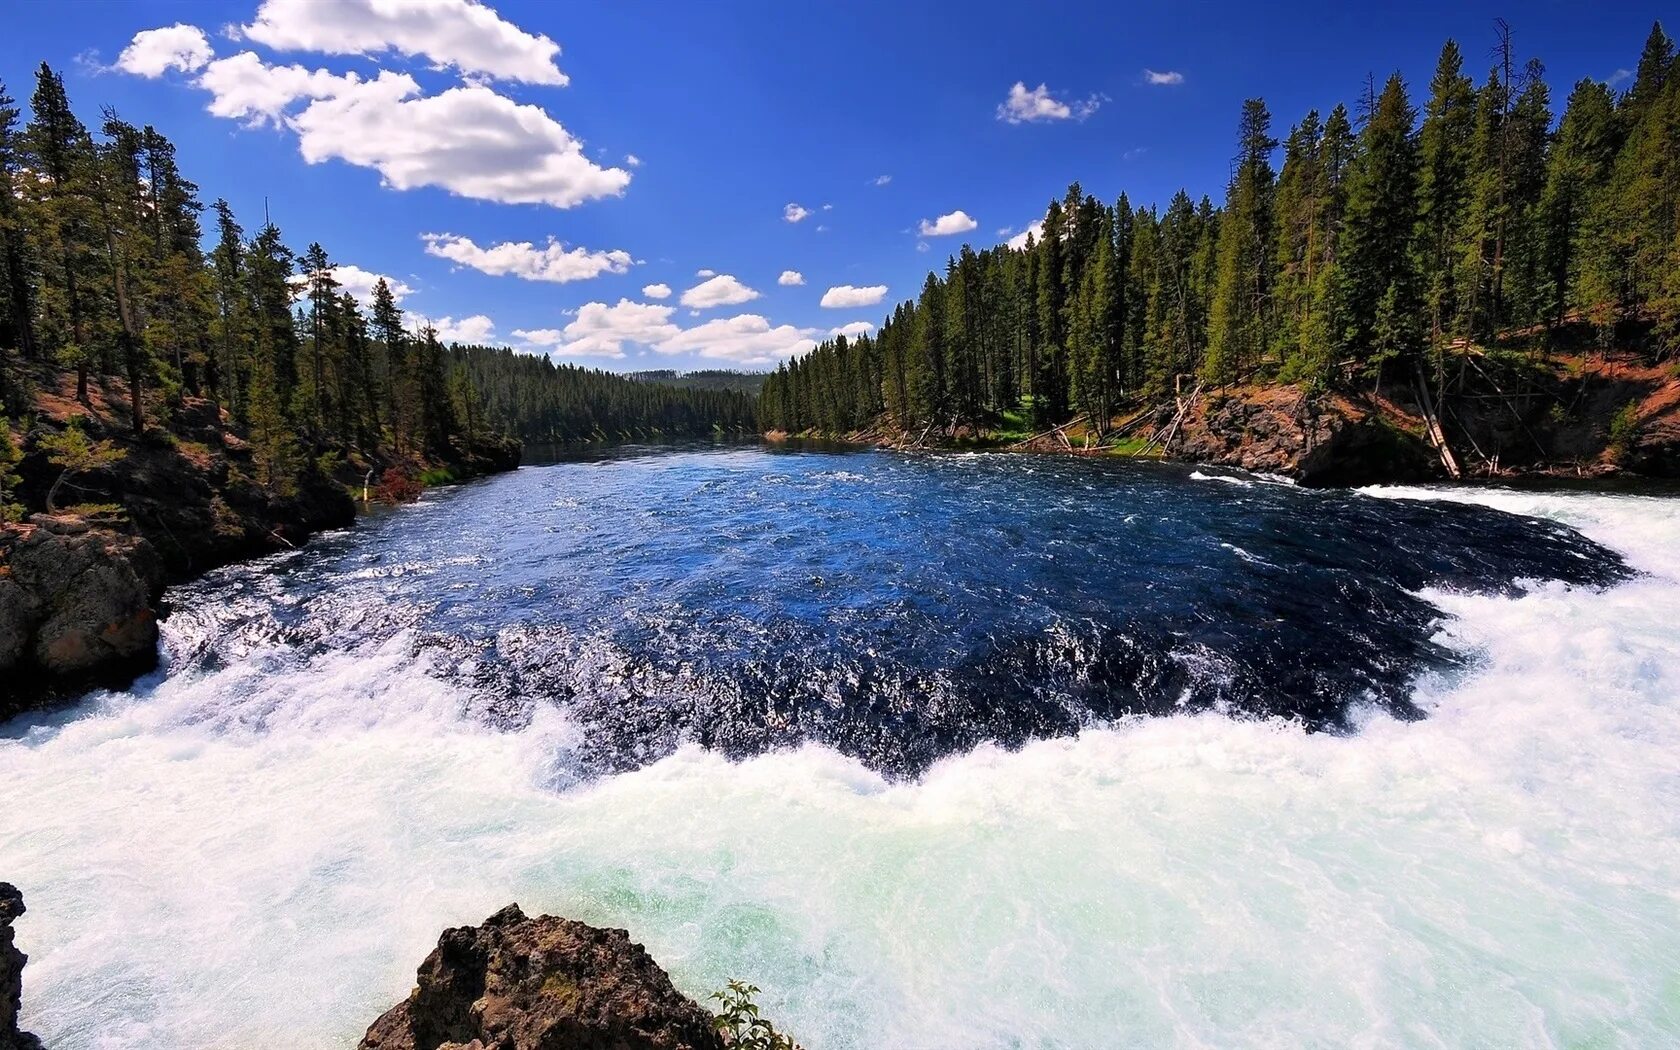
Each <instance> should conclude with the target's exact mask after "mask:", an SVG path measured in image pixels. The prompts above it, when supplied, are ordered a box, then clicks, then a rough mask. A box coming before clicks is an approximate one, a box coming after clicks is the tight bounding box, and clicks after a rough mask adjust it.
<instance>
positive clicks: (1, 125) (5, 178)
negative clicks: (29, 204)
mask: <svg viewBox="0 0 1680 1050" xmlns="http://www.w3.org/2000/svg"><path fill="white" fill-rule="evenodd" d="M22 154H23V141H22V135H21V134H20V132H19V130H18V108H17V105H16V103H15V102H14V101H13V99H12V97H11V96H10V95H8V94H7V93H6V85H5V84H4V83H3V82H0V345H5V346H10V347H14V348H16V349H17V350H18V351H19V352H20V353H21V354H22V355H23V358H24V360H26V361H27V360H33V359H34V358H35V357H36V356H38V354H39V351H38V350H37V349H36V346H35V295H34V288H33V284H34V280H35V274H34V272H33V270H34V267H33V263H32V261H31V259H30V255H29V248H28V244H27V241H26V239H25V232H26V229H27V224H26V221H25V217H24V214H23V201H22V190H23V179H24V178H25V177H26V172H25V170H24V168H23V156H22Z"/></svg>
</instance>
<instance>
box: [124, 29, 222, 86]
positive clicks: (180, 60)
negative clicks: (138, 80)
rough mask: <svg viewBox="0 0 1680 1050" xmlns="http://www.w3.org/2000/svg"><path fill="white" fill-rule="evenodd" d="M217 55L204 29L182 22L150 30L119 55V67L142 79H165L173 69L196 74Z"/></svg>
mask: <svg viewBox="0 0 1680 1050" xmlns="http://www.w3.org/2000/svg"><path fill="white" fill-rule="evenodd" d="M213 56H214V52H213V51H211V50H210V41H209V40H208V39H206V38H205V36H204V30H202V29H200V28H198V27H197V26H190V25H186V24H185V23H178V24H176V25H172V26H169V27H167V28H164V29H146V30H142V31H141V32H138V33H136V34H134V39H133V40H131V41H129V44H128V46H127V47H125V48H123V51H122V54H120V55H118V56H117V68H118V69H120V70H122V71H123V72H124V73H133V74H135V75H136V76H142V77H161V76H163V74H164V73H166V72H168V71H169V70H171V69H179V70H181V71H182V72H183V73H192V72H195V71H197V70H199V69H203V68H204V66H205V64H206V63H208V62H209V61H210V59H211V58H212V57H213Z"/></svg>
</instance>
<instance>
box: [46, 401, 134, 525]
mask: <svg viewBox="0 0 1680 1050" xmlns="http://www.w3.org/2000/svg"><path fill="white" fill-rule="evenodd" d="M39 445H40V447H41V448H42V449H43V450H45V451H46V453H47V462H48V463H51V464H52V465H53V466H55V467H59V468H60V471H59V475H58V478H57V480H55V481H54V482H53V484H52V488H50V489H48V490H47V510H48V512H50V513H57V511H58V509H59V508H58V492H59V489H60V488H62V487H63V486H65V485H69V486H70V487H71V488H77V487H79V486H77V485H76V483H75V482H73V481H71V480H70V479H71V478H74V477H78V476H80V475H82V474H86V473H88V472H90V471H95V470H102V469H104V468H105V467H108V466H110V465H112V464H113V463H116V462H118V461H120V460H122V459H123V458H124V457H125V456H127V455H128V450H127V449H123V448H118V447H117V446H116V445H115V444H113V443H112V442H111V440H110V439H109V438H106V439H102V440H99V441H94V440H92V439H91V438H89V437H88V434H87V430H86V429H85V428H84V426H83V424H82V417H81V416H73V417H71V419H70V423H69V425H68V426H66V427H65V428H64V429H63V430H61V431H59V432H58V433H56V434H49V435H47V436H46V437H43V438H41V439H40V441H39Z"/></svg>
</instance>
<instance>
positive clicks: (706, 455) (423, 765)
mask: <svg viewBox="0 0 1680 1050" xmlns="http://www.w3.org/2000/svg"><path fill="white" fill-rule="evenodd" d="M169 601H170V605H171V608H172V612H171V614H170V616H169V617H168V619H167V620H166V621H165V623H164V643H163V644H164V665H163V667H162V668H161V669H160V670H159V671H158V672H157V673H155V674H153V675H152V676H150V677H148V678H147V679H145V680H143V681H142V682H140V683H138V684H137V685H136V686H135V687H134V688H133V689H132V690H129V691H125V692H119V693H97V694H94V695H90V696H88V697H86V698H84V699H83V700H82V701H80V702H79V703H78V704H76V705H75V706H73V707H71V708H69V709H66V710H63V711H60V712H56V713H53V714H49V715H34V716H29V717H26V718H22V719H18V720H16V721H14V722H12V723H10V724H8V725H6V726H3V727H0V877H3V878H7V879H10V880H11V881H14V882H17V883H18V884H19V885H20V887H21V888H22V889H23V891H24V894H25V899H26V901H27V902H28V904H29V914H28V915H27V916H26V917H25V918H24V919H23V920H22V921H21V923H20V925H19V927H18V934H19V941H20V946H22V947H23V948H24V949H25V950H26V951H28V952H29V953H30V956H31V961H30V964H29V968H28V970H27V971H26V974H25V980H26V998H25V1014H24V1021H25V1027H26V1028H32V1029H33V1030H34V1031H36V1032H37V1033H38V1034H40V1035H41V1036H43V1038H45V1040H46V1042H47V1045H49V1046H51V1047H54V1048H55V1050H65V1048H71V1050H74V1048H81V1047H89V1048H91V1047H101V1048H110V1047H136V1048H138V1047H172V1048H197V1047H248V1046H262V1047H300V1048H301V1047H311V1048H313V1047H330V1046H352V1045H354V1042H355V1040H356V1039H357V1037H359V1035H360V1034H361V1031H362V1030H363V1029H364V1028H365V1027H366V1025H367V1024H368V1023H369V1022H370V1021H371V1020H372V1019H373V1018H374V1017H375V1016H377V1015H378V1014H379V1013H380V1012H382V1011H383V1010H384V1009H385V1008H386V1007H388V1006H389V1005H391V1004H392V1003H394V1002H395V1001H396V1000H398V999H400V998H401V997H402V996H403V995H404V994H406V992H407V990H408V989H409V987H410V986H411V984H412V978H413V971H414V967H415V965H416V964H417V963H418V962H419V960H420V959H421V957H422V956H423V955H424V954H425V952H426V951H427V950H428V948H429V946H430V945H431V944H432V943H433V942H434V941H435V938H436V936H437V933H438V931H439V930H440V929H441V928H442V927H444V926H446V925H458V924H462V923H469V922H471V923H476V922H479V921H481V920H482V919H483V918H484V917H485V916H487V915H489V914H490V913H491V912H492V911H494V910H496V909H497V908H499V907H500V906H502V905H504V904H506V903H508V902H509V901H518V902H519V903H520V904H521V905H522V906H523V907H524V909H525V910H526V911H527V912H529V913H537V912H552V913H556V914H563V915H566V916H569V917H572V918H577V919H581V920H584V921H587V922H591V923H594V924H597V925H613V926H624V927H627V928H628V929H630V930H631V932H632V935H633V936H634V937H635V938H636V939H638V940H640V941H642V942H644V943H646V944H647V946H648V948H649V950H650V951H651V952H652V954H653V955H654V957H655V958H656V959H658V960H659V961H660V962H661V964H663V965H664V966H665V967H666V968H667V969H668V970H669V971H670V972H671V974H672V976H673V979H674V980H675V981H676V983H677V985H678V986H679V987H680V988H682V989H683V990H685V991H687V992H689V993H690V994H693V995H696V996H697V997H699V996H704V994H705V993H707V992H709V991H710V990H713V989H715V988H718V987H721V986H722V985H723V984H724V983H725V981H727V980H728V979H729V978H732V977H742V978H746V979H750V980H751V981H753V982H754V983H756V984H758V985H760V986H761V987H762V988H763V989H764V992H763V994H762V996H761V997H760V1000H761V1002H762V1004H763V1005H764V1007H765V1010H766V1012H767V1013H768V1014H769V1015H770V1016H772V1017H774V1018H776V1019H777V1021H778V1022H779V1023H780V1025H781V1026H782V1027H785V1028H787V1029H788V1030H790V1031H791V1032H793V1033H794V1034H795V1035H796V1036H798V1037H799V1038H800V1039H801V1041H802V1042H803V1043H804V1044H805V1045H806V1046H807V1047H808V1048H809V1050H833V1048H842V1047H959V1046H960V1047H1014V1046H1046V1047H1048V1046H1056V1047H1063V1046H1066V1047H1108V1046H1184V1047H1202V1046H1206V1047H1214V1046H1217V1047H1285V1046H1289V1047H1293V1046H1324V1047H1343V1046H1382V1047H1387V1046H1455V1047H1456V1046H1490V1047H1504V1046H1510V1047H1530V1046H1548V1047H1550V1046H1571V1047H1573V1046H1593V1047H1600V1046H1627V1047H1648V1046H1657V1045H1671V1044H1675V1043H1676V1042H1680V889H1677V887H1680V758H1677V757H1676V756H1680V629H1677V628H1676V625H1677V624H1680V500H1673V499H1661V498H1653V497H1641V496H1630V495H1604V494H1584V493H1544V492H1517V491H1512V490H1503V489H1471V488H1454V489H1446V488H1439V489H1436V488H1422V489H1375V490H1367V491H1364V492H1355V493H1348V492H1318V491H1308V490H1302V489H1298V488H1296V487H1294V486H1290V485H1287V484H1281V483H1277V482H1275V481H1272V480H1270V479H1265V478H1256V477H1250V476H1245V475H1235V474H1229V473H1225V472H1214V471H1196V470H1191V469H1189V468H1180V467H1172V466H1163V465H1156V464H1136V463H1127V462H1090V461H1081V460H1073V459H1071V458H1070V459H1059V458H1051V457H1028V456H1002V455H927V456H899V455H890V454H884V453H861V452H860V453H842V452H832V451H798V450H775V449H769V448H757V447H737V448H722V449H693V450H683V451H669V450H663V451H658V450H635V449H631V450H620V451H616V452H612V453H604V454H596V455H591V456H588V457H580V458H576V459H573V460H570V461H566V462H561V463H555V464H551V465H545V466H535V467H527V468H524V469H521V470H519V471H517V472H515V473H512V474H508V475H503V476H499V477H494V478H490V479H486V480H483V481H479V482H474V483H471V484H467V485H463V486H459V487H455V488H451V489H445V490H436V491H433V492H429V493H428V494H427V495H426V497H425V498H424V499H423V500H422V501H421V502H420V503H419V504H417V505H414V506H410V507H405V508H401V509H398V510H395V511H392V512H389V513H382V514H379V515H376V516H373V517H370V518H368V519H365V520H364V521H362V522H361V523H359V524H358V525H357V527H356V528H354V529H352V530H349V531H346V532H343V533H339V534H334V535H329V536H325V537H321V538H319V539H317V540H316V541H315V542H313V543H311V544H310V545H309V546H308V547H307V548H305V549H303V550H300V551H296V552H290V553H287V554H284V555H280V556H276V557H273V558H270V559H267V560H265V561H261V562H256V563H250V564H246V565H241V566H232V567H229V568H226V569H223V570H220V571H218V572H215V573H212V574H210V575H209V576H206V577H204V578H202V579H200V580H198V581H195V582H193V583H191V584H187V585H185V586H182V587H179V588H176V589H175V590H174V591H172V592H171V594H170V596H169Z"/></svg>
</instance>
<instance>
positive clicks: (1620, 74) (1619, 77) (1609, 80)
mask: <svg viewBox="0 0 1680 1050" xmlns="http://www.w3.org/2000/svg"><path fill="white" fill-rule="evenodd" d="M121 64H122V63H121V61H120V60H119V62H118V65H121ZM1631 76H1633V70H1631V69H1618V70H1616V71H1615V72H1614V73H1612V74H1610V75H1609V76H1607V77H1605V78H1604V84H1605V86H1606V87H1615V86H1616V85H1617V84H1620V83H1621V82H1622V81H1624V80H1626V79H1627V78H1628V77H1631Z"/></svg>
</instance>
